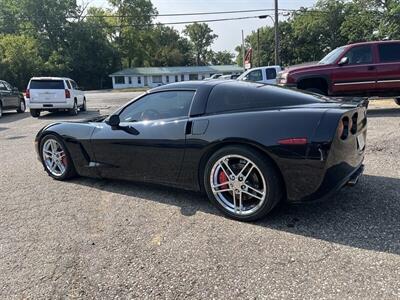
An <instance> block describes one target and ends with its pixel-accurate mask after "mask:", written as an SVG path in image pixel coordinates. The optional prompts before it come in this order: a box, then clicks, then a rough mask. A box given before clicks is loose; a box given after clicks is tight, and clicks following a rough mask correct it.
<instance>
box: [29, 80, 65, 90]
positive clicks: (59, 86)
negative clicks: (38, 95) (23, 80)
mask: <svg viewBox="0 0 400 300" xmlns="http://www.w3.org/2000/svg"><path fill="white" fill-rule="evenodd" d="M29 88H30V89H31V90H35V89H36V90H63V89H64V82H63V81H62V80H32V81H31V84H30V86H29Z"/></svg>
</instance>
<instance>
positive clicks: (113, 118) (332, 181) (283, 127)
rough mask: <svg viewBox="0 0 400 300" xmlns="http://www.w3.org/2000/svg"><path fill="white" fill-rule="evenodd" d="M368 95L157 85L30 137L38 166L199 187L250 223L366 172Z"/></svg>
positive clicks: (56, 174) (245, 85)
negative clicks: (104, 112) (106, 111)
mask: <svg viewBox="0 0 400 300" xmlns="http://www.w3.org/2000/svg"><path fill="white" fill-rule="evenodd" d="M366 132H367V116H366V101H346V102H343V101H338V100H335V99H332V98H329V97H325V96H320V95H317V94H312V93H305V92H300V91H294V90H290V89H286V88H282V87H278V86H273V85H264V84H259V83H250V82H235V81H197V82H190V81H188V82H180V83H173V84H169V85H165V86H162V87H157V88H155V89H152V90H150V91H149V92H147V93H145V94H143V95H142V96H140V97H138V98H136V99H134V100H132V101H130V102H129V103H127V104H126V105H124V106H123V107H121V108H120V109H118V110H117V111H115V112H114V113H113V114H111V115H109V116H99V117H97V118H95V119H91V120H87V121H81V122H57V123H54V124H50V125H47V126H45V127H44V128H43V129H42V130H40V131H39V133H38V134H37V136H36V140H35V142H36V151H37V153H38V157H39V160H40V161H41V163H42V164H43V166H44V170H45V171H46V172H47V173H48V175H50V176H51V177H53V178H54V179H56V180H66V179H69V178H72V177H74V176H78V175H79V176H88V177H95V178H109V179H111V178H114V179H121V180H128V181H134V182H150V183H156V184H162V185H168V186H174V187H179V188H183V189H189V190H195V191H203V192H205V193H206V194H207V196H208V198H209V199H210V200H211V202H213V203H214V204H215V205H216V206H217V208H218V209H220V210H221V211H222V212H223V213H224V214H225V215H227V216H229V217H231V218H233V219H237V220H241V221H251V220H256V219H259V218H262V217H264V216H265V215H267V214H268V213H269V212H270V211H271V210H272V209H273V208H274V207H275V206H276V205H277V204H278V203H279V202H280V201H286V202H289V203H299V202H309V201H314V200H318V199H323V198H326V197H328V196H330V195H331V194H333V193H335V192H336V191H338V190H339V189H340V188H342V187H344V186H345V185H354V184H355V183H356V182H357V180H358V178H359V177H360V176H361V174H362V172H363V160H364V152H365V145H366Z"/></svg>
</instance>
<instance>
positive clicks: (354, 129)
mask: <svg viewBox="0 0 400 300" xmlns="http://www.w3.org/2000/svg"><path fill="white" fill-rule="evenodd" d="M351 120H352V126H351V130H350V131H351V133H352V134H356V133H357V129H358V128H357V125H358V113H355V114H354V115H353V117H352V118H351Z"/></svg>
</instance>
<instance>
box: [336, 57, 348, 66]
mask: <svg viewBox="0 0 400 300" xmlns="http://www.w3.org/2000/svg"><path fill="white" fill-rule="evenodd" d="M348 63H349V58H348V57H347V56H345V57H342V59H341V60H340V61H339V63H338V65H339V66H344V65H347V64H348Z"/></svg>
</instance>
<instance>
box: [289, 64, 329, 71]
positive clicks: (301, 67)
mask: <svg viewBox="0 0 400 300" xmlns="http://www.w3.org/2000/svg"><path fill="white" fill-rule="evenodd" d="M327 66H329V65H323V64H319V63H318V62H317V61H313V62H308V63H304V64H300V65H293V66H290V67H287V68H285V70H284V71H283V73H292V72H297V71H309V70H319V69H325V68H326V67H327Z"/></svg>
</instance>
